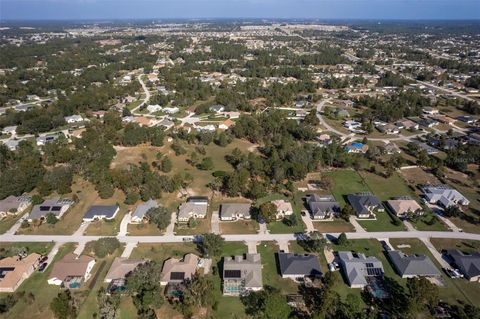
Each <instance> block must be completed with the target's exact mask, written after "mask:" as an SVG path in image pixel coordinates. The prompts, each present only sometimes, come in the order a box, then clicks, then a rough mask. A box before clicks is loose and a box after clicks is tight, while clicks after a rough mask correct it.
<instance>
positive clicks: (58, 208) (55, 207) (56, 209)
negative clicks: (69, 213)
mask: <svg viewBox="0 0 480 319" xmlns="http://www.w3.org/2000/svg"><path fill="white" fill-rule="evenodd" d="M61 209H62V207H61V206H53V207H52V212H59V211H60V210H61Z"/></svg>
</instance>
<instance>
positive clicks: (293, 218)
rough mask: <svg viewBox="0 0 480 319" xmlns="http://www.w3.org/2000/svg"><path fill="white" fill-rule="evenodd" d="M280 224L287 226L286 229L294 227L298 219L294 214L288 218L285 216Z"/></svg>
mask: <svg viewBox="0 0 480 319" xmlns="http://www.w3.org/2000/svg"><path fill="white" fill-rule="evenodd" d="M282 222H283V223H284V224H285V225H287V226H288V227H295V226H297V225H298V218H297V215H296V214H291V215H288V216H285V217H284V218H283V219H282Z"/></svg>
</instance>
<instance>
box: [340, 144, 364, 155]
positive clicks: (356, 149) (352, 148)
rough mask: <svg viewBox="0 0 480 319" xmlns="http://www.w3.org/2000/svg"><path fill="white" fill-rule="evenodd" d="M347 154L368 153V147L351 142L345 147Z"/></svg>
mask: <svg viewBox="0 0 480 319" xmlns="http://www.w3.org/2000/svg"><path fill="white" fill-rule="evenodd" d="M345 150H346V151H347V153H362V154H365V153H366V152H367V151H368V145H366V144H363V143H358V142H351V143H348V144H346V145H345Z"/></svg>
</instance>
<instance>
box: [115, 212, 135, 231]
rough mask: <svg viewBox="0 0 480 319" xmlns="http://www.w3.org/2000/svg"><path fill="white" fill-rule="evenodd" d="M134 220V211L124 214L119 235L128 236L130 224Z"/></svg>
mask: <svg viewBox="0 0 480 319" xmlns="http://www.w3.org/2000/svg"><path fill="white" fill-rule="evenodd" d="M131 221H132V212H128V214H125V216H123V219H122V222H121V223H120V231H119V232H118V235H119V236H127V234H128V224H130V222H131Z"/></svg>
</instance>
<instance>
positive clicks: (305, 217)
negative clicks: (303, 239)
mask: <svg viewBox="0 0 480 319" xmlns="http://www.w3.org/2000/svg"><path fill="white" fill-rule="evenodd" d="M300 215H301V216H302V221H303V223H304V224H305V227H306V228H307V232H308V233H309V232H312V231H315V227H314V226H313V222H312V219H311V218H310V214H309V213H308V212H305V214H300Z"/></svg>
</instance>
